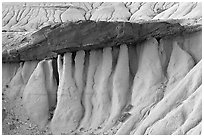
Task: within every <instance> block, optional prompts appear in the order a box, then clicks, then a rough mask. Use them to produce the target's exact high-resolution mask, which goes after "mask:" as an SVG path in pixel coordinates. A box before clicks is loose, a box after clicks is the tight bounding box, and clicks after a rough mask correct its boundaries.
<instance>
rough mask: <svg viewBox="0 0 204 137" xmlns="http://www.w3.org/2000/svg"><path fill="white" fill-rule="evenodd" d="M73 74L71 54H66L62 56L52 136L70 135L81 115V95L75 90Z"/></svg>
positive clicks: (52, 122)
mask: <svg viewBox="0 0 204 137" xmlns="http://www.w3.org/2000/svg"><path fill="white" fill-rule="evenodd" d="M73 72H74V71H73V67H72V53H66V54H64V60H63V72H62V76H60V78H61V79H60V84H59V88H58V95H57V96H58V100H57V106H56V110H55V112H54V116H53V119H52V121H51V130H52V132H53V134H70V133H72V132H73V131H74V130H75V129H76V128H77V127H78V125H79V120H80V119H81V117H82V114H83V109H82V106H81V98H80V94H81V93H79V91H78V90H77V88H76V84H75V80H74V78H73V75H72V73H73Z"/></svg>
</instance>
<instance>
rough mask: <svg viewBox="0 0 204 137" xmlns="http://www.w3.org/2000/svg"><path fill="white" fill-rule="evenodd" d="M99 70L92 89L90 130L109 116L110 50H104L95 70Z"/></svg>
mask: <svg viewBox="0 0 204 137" xmlns="http://www.w3.org/2000/svg"><path fill="white" fill-rule="evenodd" d="M97 69H99V70H100V72H99V75H98V82H97V85H95V88H94V91H95V92H94V97H95V99H94V101H95V102H93V103H94V104H95V105H94V106H93V113H92V119H93V120H92V124H91V129H97V128H98V127H99V125H100V124H102V123H103V122H105V120H106V119H108V117H109V115H110V108H111V106H110V104H111V100H110V98H111V95H110V94H111V92H112V91H111V90H110V87H108V85H109V82H110V81H109V80H110V75H111V72H112V48H110V47H108V48H104V49H103V55H102V61H101V65H99V67H98V68H97Z"/></svg>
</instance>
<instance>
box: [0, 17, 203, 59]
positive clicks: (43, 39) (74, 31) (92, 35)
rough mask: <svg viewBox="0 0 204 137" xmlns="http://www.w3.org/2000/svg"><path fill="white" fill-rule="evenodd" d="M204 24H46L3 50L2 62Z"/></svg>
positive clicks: (51, 55)
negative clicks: (11, 47) (10, 47)
mask: <svg viewBox="0 0 204 137" xmlns="http://www.w3.org/2000/svg"><path fill="white" fill-rule="evenodd" d="M201 30H202V25H191V26H187V25H186V26H182V25H180V23H179V21H178V20H174V21H172V20H171V21H162V22H161V21H160V22H148V21H147V22H142V23H130V22H105V21H99V22H95V21H78V22H68V23H59V24H54V25H49V26H46V27H44V28H42V29H40V30H39V31H37V32H35V33H33V34H32V35H31V36H29V37H25V38H24V39H23V40H22V41H21V43H14V46H13V47H17V46H15V44H18V45H19V44H20V45H21V44H22V45H25V46H18V47H17V48H13V49H10V50H4V51H3V53H2V62H21V61H28V60H42V59H45V58H55V57H57V54H63V53H65V52H75V51H78V50H90V49H97V48H103V47H107V46H118V45H120V44H127V45H132V44H136V43H138V42H141V41H144V40H146V39H148V38H150V37H154V38H163V37H169V36H170V37H171V36H176V35H184V34H188V33H192V32H196V31H201Z"/></svg>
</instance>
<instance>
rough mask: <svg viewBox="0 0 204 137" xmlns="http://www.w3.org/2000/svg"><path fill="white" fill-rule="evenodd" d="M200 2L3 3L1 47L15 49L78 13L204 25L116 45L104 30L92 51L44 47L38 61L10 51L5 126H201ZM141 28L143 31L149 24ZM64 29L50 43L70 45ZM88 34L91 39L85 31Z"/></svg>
mask: <svg viewBox="0 0 204 137" xmlns="http://www.w3.org/2000/svg"><path fill="white" fill-rule="evenodd" d="M201 11H202V7H201V3H198V2H184V3H178V2H135V3H134V2H126V3H103V2H101V3H91V2H90V3H89V2H87V3H3V5H2V30H3V32H2V41H3V42H2V45H3V48H2V49H3V50H4V49H5V50H7V49H8V51H9V49H15V48H17V47H21V46H25V47H28V46H29V44H28V43H26V42H25V41H26V39H25V38H30V37H32V34H36V31H37V34H38V33H39V32H40V31H39V30H40V29H41V28H44V29H43V30H46V28H47V27H46V26H48V25H51V26H52V25H53V26H58V25H59V24H60V23H61V25H62V26H63V24H64V23H67V22H72V23H73V24H75V23H76V22H78V21H80V20H86V21H87V22H88V20H92V21H95V22H98V21H106V22H118V21H120V22H132V23H138V22H139V23H140V24H143V22H146V23H147V24H148V23H150V25H149V27H147V28H146V27H144V30H146V31H147V30H148V28H150V30H151V22H156V21H157V22H161V21H162V22H164V24H165V22H168V21H170V20H171V22H174V21H175V22H176V23H179V26H181V27H182V28H185V26H188V27H192V26H196V25H199V26H201V27H200V29H199V30H192V31H189V32H188V33H185V31H183V30H182V32H181V33H180V32H179V31H180V30H176V31H177V32H178V33H177V35H171V36H168V35H165V36H164V35H160V34H161V32H162V34H165V32H164V31H161V29H157V27H155V28H156V29H155V31H154V32H156V34H157V35H153V36H152V35H151V36H150V35H147V37H145V39H143V40H142V41H140V42H135V43H131V44H128V42H126V41H124V42H120V43H119V44H117V45H111V46H110V45H109V44H110V42H106V43H105V44H104V43H103V42H104V41H103V38H101V37H100V36H97V37H94V38H96V40H98V41H100V42H101V43H100V42H99V43H98V45H99V47H100V44H103V46H101V47H100V48H95V47H94V44H93V45H92V48H90V49H88V50H84V49H80V48H78V49H77V50H72V52H68V51H65V52H63V53H62V52H61V53H60V52H58V53H55V54H56V55H57V56H55V57H53V58H43V59H42V56H41V58H40V59H38V60H36V59H34V58H38V55H39V54H35V53H34V54H32V55H34V56H32V58H31V59H30V61H28V60H20V61H19V60H18V61H17V62H12V63H11V62H8V61H7V60H5V61H4V63H2V106H3V108H2V129H3V134H21V135H22V134H118V135H121V134H128V135H129V134H131V135H133V134H136V135H154V134H156V135H159V134H162V135H164V134H165V135H170V134H173V135H190V134H191V135H199V134H201V132H202V96H201V95H202V52H201V51H202V32H201V28H202V24H201V20H202V12H201ZM178 20H179V21H178ZM85 23H86V22H85ZM124 24H125V23H124ZM126 24H128V23H126ZM172 24H175V23H172ZM172 24H171V25H172ZM128 25H130V26H133V25H131V24H130V23H129V24H128ZM136 25H137V24H136ZM141 26H142V25H141ZM91 27H92V26H91ZM127 28H128V27H127ZM136 28H137V27H136ZM167 28H168V27H167ZM173 28H174V27H173ZM77 29H78V30H82V31H83V30H84V31H85V32H88V31H87V30H86V29H84V28H83V29H79V28H77ZM100 29H102V28H100ZM100 29H99V30H98V31H100ZM137 29H138V28H137ZM114 30H115V29H114ZM119 30H120V29H119ZM153 30H154V29H153ZM134 31H135V32H137V33H138V32H140V35H141V34H143V33H147V32H146V31H144V32H142V31H141V30H140V31H136V30H133V32H134ZM45 32H46V31H45ZM100 32H104V30H103V31H100ZM108 32H110V33H109V34H115V32H112V31H111V30H108ZM111 32H112V33H111ZM126 32H129V31H124V32H123V31H122V33H121V32H120V31H118V33H117V34H124V36H127V34H129V33H126ZM53 33H54V31H53ZM63 34H64V33H59V36H62V37H59V36H58V34H55V35H56V37H57V38H58V39H60V38H61V41H58V40H56V39H51V40H54V41H55V44H53V43H52V45H51V46H52V48H53V47H54V48H55V46H56V47H57V46H58V44H61V47H60V48H62V50H64V49H63V48H66V47H67V46H69V45H66V44H67V43H66V36H70V37H71V36H72V35H70V34H64V35H63ZM74 34H75V31H73V35H74ZM93 34H94V33H93ZM99 34H101V33H99ZM103 34H106V33H105V32H104V33H103ZM43 35H44V34H43ZM43 35H41V36H42V39H43V38H45V36H44V37H43ZM55 35H53V36H55ZM134 35H137V34H135V33H134ZM140 35H137V36H140ZM74 36H80V35H79V34H78V35H77V34H75V35H74ZM103 36H105V35H103ZM108 36H110V35H107V37H108ZM113 36H114V37H117V36H118V35H113ZM145 36H146V35H145ZM148 36H149V37H148ZM157 36H160V37H157ZM38 38H39V37H38ZM105 38H106V37H105ZM117 38H118V39H119V38H120V37H117ZM34 40H36V39H34ZM38 40H39V39H37V40H36V41H38ZM80 40H81V39H80ZM83 40H84V41H85V42H86V36H84V39H83ZM91 40H92V39H91V38H89V39H88V40H87V41H89V42H92V41H91ZM64 41H65V43H63V42H64ZM113 41H114V39H113ZM121 41H122V40H121ZM40 42H42V41H40ZM40 42H39V41H38V42H37V43H36V44H34V45H33V46H35V45H36V46H38V47H43V46H45V45H46V44H47V45H46V46H47V47H48V49H50V48H49V44H48V42H49V41H48V42H47V41H44V44H42V43H40ZM112 44H113V43H112ZM37 49H38V50H36V51H39V52H40V53H44V51H42V50H40V48H37ZM42 49H43V48H42ZM14 51H15V52H16V53H18V52H17V51H16V50H14ZM26 51H27V50H25V52H26ZM36 51H33V52H36ZM31 52H32V51H31ZM9 53H10V52H9ZM28 53H29V52H28ZM2 54H3V53H2ZM19 54H20V53H19ZM14 55H16V54H14ZM24 55H26V54H24ZM43 57H44V56H43ZM24 58H25V56H24Z"/></svg>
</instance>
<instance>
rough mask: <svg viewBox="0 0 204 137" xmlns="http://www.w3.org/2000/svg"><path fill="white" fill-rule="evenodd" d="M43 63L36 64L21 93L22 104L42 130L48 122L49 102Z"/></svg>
mask: <svg viewBox="0 0 204 137" xmlns="http://www.w3.org/2000/svg"><path fill="white" fill-rule="evenodd" d="M44 63H45V61H41V62H39V63H38V65H37V67H36V69H35V70H34V72H33V73H32V75H31V77H30V79H29V80H28V83H27V85H26V86H25V89H24V92H23V104H24V107H25V109H26V111H27V113H28V115H29V116H30V117H31V119H32V120H33V121H34V122H35V123H36V124H37V125H39V127H40V128H44V127H45V125H46V124H47V122H48V116H49V101H48V93H47V89H46V81H45V71H44V69H43V66H44Z"/></svg>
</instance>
